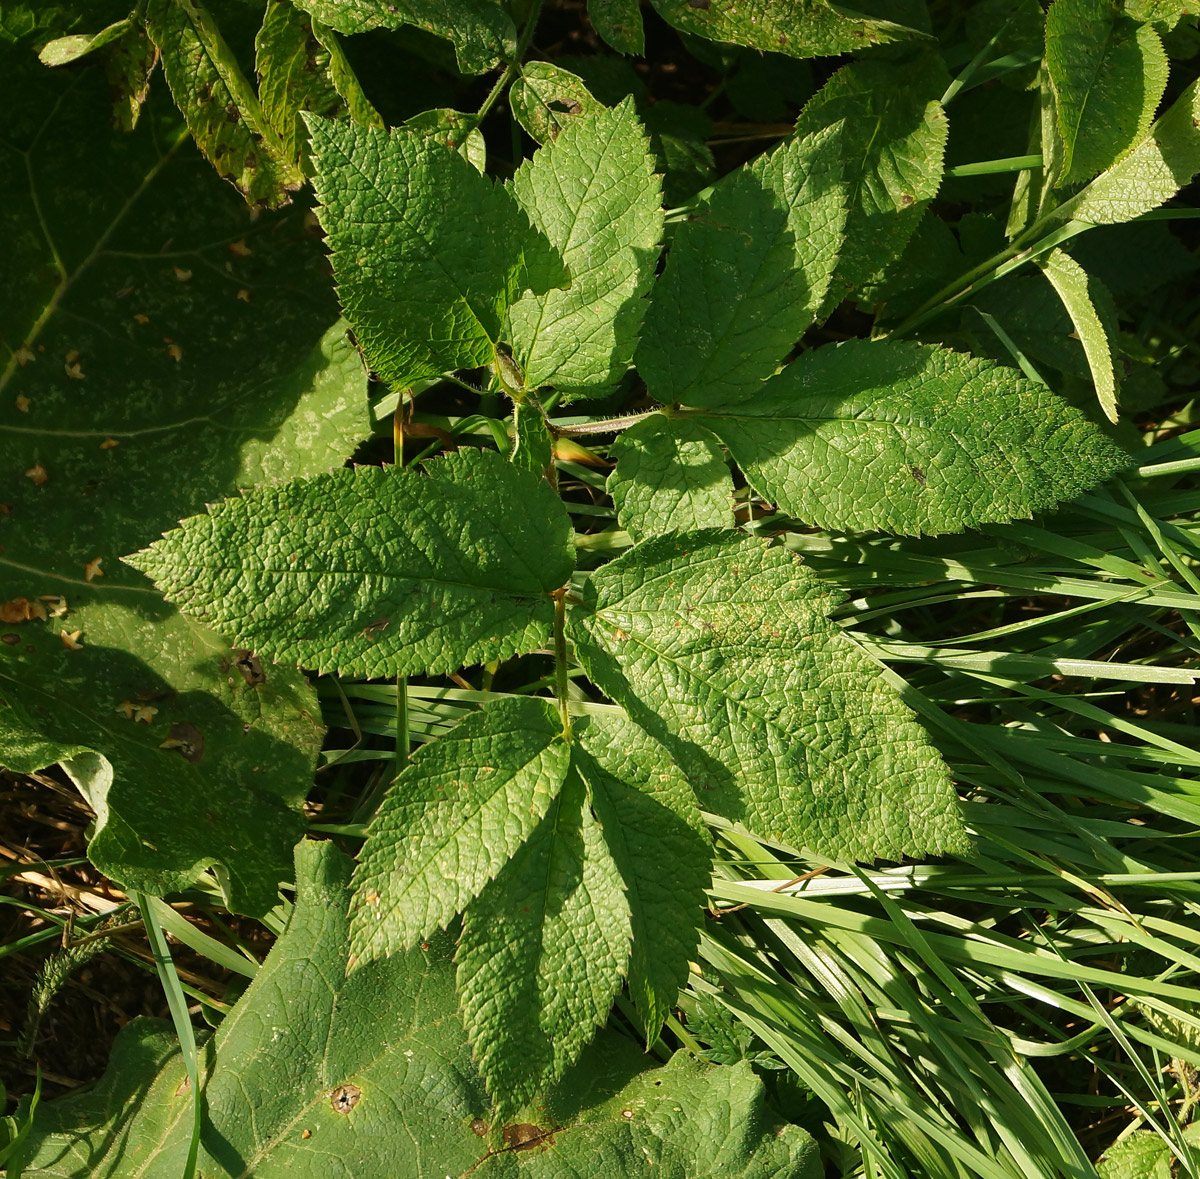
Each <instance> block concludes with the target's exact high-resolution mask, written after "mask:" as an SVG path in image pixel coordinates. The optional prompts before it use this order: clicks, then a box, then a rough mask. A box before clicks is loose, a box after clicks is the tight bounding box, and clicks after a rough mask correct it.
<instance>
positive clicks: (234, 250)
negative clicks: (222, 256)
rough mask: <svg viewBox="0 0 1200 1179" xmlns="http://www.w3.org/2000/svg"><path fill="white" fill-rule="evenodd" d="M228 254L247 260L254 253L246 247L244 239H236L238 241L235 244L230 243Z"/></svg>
mask: <svg viewBox="0 0 1200 1179" xmlns="http://www.w3.org/2000/svg"><path fill="white" fill-rule="evenodd" d="M229 252H230V253H231V254H236V255H237V256H238V257H239V258H249V257H250V255H251V254H252V253H254V251H253V250H252V249H251V248H250V247H249V246H248V245H246V239H245V238H244V237H240V238H238V240H237V241H235V242H230V243H229Z"/></svg>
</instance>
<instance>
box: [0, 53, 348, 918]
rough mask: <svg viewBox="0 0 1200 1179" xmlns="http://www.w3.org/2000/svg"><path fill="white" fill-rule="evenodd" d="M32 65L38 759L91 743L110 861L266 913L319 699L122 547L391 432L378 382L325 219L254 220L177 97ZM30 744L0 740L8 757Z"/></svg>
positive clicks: (31, 391) (28, 140) (22, 631)
mask: <svg viewBox="0 0 1200 1179" xmlns="http://www.w3.org/2000/svg"><path fill="white" fill-rule="evenodd" d="M10 64H11V67H12V68H10V69H9V70H8V72H7V75H6V82H7V83H8V84H10V85H13V86H16V87H19V88H20V89H22V90H23V91H24V94H25V99H24V101H23V102H22V103H20V104H19V106H18V107H17V108H16V113H15V114H14V116H13V118H12V119H11V120H10V126H9V128H8V133H7V135H6V137H5V141H4V143H3V144H2V145H0V203H2V204H3V206H4V208H5V209H6V210H7V213H8V217H7V220H6V221H5V224H4V226H3V228H2V229H0V249H2V250H3V253H4V257H5V258H6V259H7V260H8V264H9V265H10V266H11V267H12V272H13V273H14V274H20V275H23V276H25V277H24V280H23V281H22V282H19V283H17V282H14V283H9V284H4V285H3V286H2V287H0V339H2V340H4V341H5V342H6V343H5V345H3V346H0V348H2V352H0V356H2V358H3V362H4V363H3V369H2V371H0V472H3V474H0V502H3V503H4V504H5V507H6V511H5V512H4V513H3V514H0V546H3V551H0V585H2V586H3V590H2V591H0V604H3V603H4V602H5V601H8V600H11V599H16V598H24V599H26V600H27V601H28V602H30V603H36V604H38V605H39V606H40V607H42V608H43V609H45V610H46V612H47V614H48V615H49V617H46V618H45V620H44V621H43V620H42V619H40V618H36V617H35V618H33V619H31V620H29V621H25V622H18V623H13V624H0V634H5V635H14V636H17V641H16V643H15V644H12V645H10V643H12V640H8V639H6V641H5V644H4V645H3V646H0V697H4V698H6V699H8V700H9V701H10V703H11V701H13V700H20V701H22V702H23V704H24V705H25V706H26V712H27V716H26V721H27V727H26V728H25V730H24V731H25V732H26V733H27V734H29V733H30V732H32V733H33V734H34V735H35V737H36V740H37V741H38V742H40V743H41V747H42V750H43V752H42V755H41V757H40V758H39V759H37V760H40V763H41V764H40V765H38V766H29V768H32V769H40V768H42V767H43V766H46V765H49V764H50V763H52V762H53V761H54V760H56V758H57V757H59V756H70V755H71V754H72V753H80V752H82V751H86V750H90V751H93V752H91V753H89V754H87V756H86V757H84V758H83V759H82V760H81V761H80V762H79V764H77V765H76V766H75V767H74V772H75V773H76V776H77V778H78V780H80V781H81V782H85V783H86V785H87V789H88V791H89V794H90V797H91V800H92V805H93V806H94V807H95V808H96V810H97V812H98V814H99V817H98V819H97V823H96V830H95V834H94V837H93V839H92V842H91V845H90V847H89V854H90V856H91V857H92V859H93V861H94V862H95V863H96V865H97V866H98V867H99V868H101V870H102V871H104V872H105V873H106V874H107V875H108V876H110V877H111V878H113V879H114V880H116V881H118V882H119V883H120V884H121V885H122V886H123V887H126V888H133V889H137V890H139V891H147V892H158V891H161V890H162V889H164V888H167V887H182V886H184V885H185V884H187V883H190V881H191V880H192V878H193V876H194V873H195V870H196V869H197V866H198V865H202V864H204V863H217V864H220V865H222V869H223V872H224V873H225V874H227V875H228V879H229V882H230V901H231V904H232V905H233V906H234V907H235V908H236V909H238V910H239V911H251V912H258V913H261V912H264V911H265V910H267V909H269V908H271V907H272V906H273V905H274V903H275V895H276V887H277V883H278V881H279V880H281V879H283V878H285V877H286V875H287V873H288V872H289V871H290V844H291V843H292V842H293V841H294V838H295V836H296V834H297V833H298V831H299V829H300V828H299V824H300V816H299V810H298V808H299V805H300V802H301V800H302V799H303V798H304V796H305V794H306V793H307V791H308V790H309V788H310V787H311V785H312V773H313V769H314V764H315V759H316V753H317V749H318V748H319V745H320V740H321V726H320V724H319V723H318V718H319V711H318V708H317V702H316V697H315V694H314V693H313V692H312V690H311V689H310V688H309V687H308V685H307V684H306V683H305V681H304V680H303V679H302V678H301V677H300V676H298V675H297V674H296V673H294V672H291V671H288V670H285V669H283V668H268V669H267V670H266V672H265V673H264V672H263V671H262V670H261V669H258V670H257V671H256V670H255V668H256V667H257V663H256V662H255V661H252V660H250V659H249V658H245V659H241V660H240V662H239V655H238V654H237V653H236V652H234V651H232V650H230V647H229V644H228V643H227V642H226V641H225V640H223V639H221V638H220V637H218V636H217V635H214V634H212V633H211V632H209V631H207V630H205V629H204V628H203V627H200V626H198V625H196V624H195V623H194V622H190V621H187V620H184V619H183V618H182V617H180V616H179V615H178V614H177V613H176V611H175V610H174V609H172V608H171V607H169V606H167V605H166V604H165V603H164V602H163V601H162V600H161V599H160V598H159V596H158V595H157V594H156V593H154V592H153V590H152V587H151V586H150V584H149V583H148V582H147V581H146V580H145V578H143V577H141V576H139V575H137V574H135V573H134V571H133V570H132V569H129V568H128V567H126V566H123V565H122V564H121V563H120V560H119V558H120V556H121V555H122V554H123V553H127V552H130V551H131V550H133V549H137V548H140V547H141V546H142V545H145V544H147V543H148V542H149V541H150V540H152V539H153V538H154V537H156V536H157V535H158V534H160V533H161V532H162V530H163V529H164V528H168V527H171V526H173V525H174V524H175V523H176V522H177V521H178V520H179V518H180V517H181V516H183V515H186V514H188V513H190V512H193V511H196V510H198V509H199V508H200V507H201V506H202V505H203V504H204V503H205V502H206V501H207V500H212V499H218V498H220V497H221V496H223V495H227V494H229V493H231V492H232V491H234V490H235V489H236V488H238V487H247V486H250V485H251V484H253V483H254V482H256V481H259V480H263V479H273V478H282V477H288V476H291V475H296V474H304V473H308V472H312V471H318V470H323V469H326V468H328V467H330V466H334V465H339V464H341V463H342V462H344V461H345V459H346V458H347V456H348V455H349V454H350V453H351V452H352V451H353V450H354V449H355V447H356V446H357V444H358V443H359V441H360V440H361V439H362V438H364V437H366V436H367V435H368V434H369V433H370V429H369V422H368V418H367V397H366V374H365V372H364V370H363V367H362V363H361V361H360V360H359V358H358V355H357V353H356V352H355V350H354V348H353V347H352V346H351V345H350V343H349V342H348V340H347V339H346V334H345V327H344V325H339V326H337V327H335V328H332V329H330V326H329V325H330V323H331V322H332V320H333V319H334V317H335V316H336V313H337V310H336V306H335V304H334V301H333V299H332V297H331V296H330V295H329V294H328V292H327V290H326V284H325V281H324V279H323V269H324V264H323V258H322V254H321V250H320V248H319V246H317V244H316V243H315V242H313V241H312V239H311V237H310V235H309V234H308V233H307V232H306V230H305V225H304V216H303V213H302V211H300V210H295V211H289V212H287V213H283V214H271V215H262V216H260V217H258V218H257V219H255V218H253V217H252V216H251V214H250V211H249V210H247V208H246V206H245V204H244V202H243V201H242V200H241V199H240V197H238V196H237V194H235V193H234V192H233V191H232V190H230V189H229V188H228V186H227V185H225V184H223V183H222V182H221V181H220V180H219V179H218V178H217V177H216V176H215V175H214V174H213V172H212V169H211V168H209V167H208V165H207V164H206V163H205V162H204V160H203V159H202V158H201V157H200V156H199V154H197V153H196V152H195V151H194V150H193V149H192V148H191V146H190V144H188V143H187V140H186V136H185V135H184V134H182V128H181V127H180V126H179V124H178V122H177V120H176V117H175V116H174V113H173V112H172V111H171V108H170V104H169V100H168V101H165V102H163V103H161V104H160V106H159V109H158V110H157V111H155V110H154V105H155V102H158V101H159V100H167V98H168V96H167V95H166V93H165V91H163V92H161V93H160V94H159V95H158V96H157V98H156V99H155V100H152V102H151V104H150V109H151V113H150V115H148V116H147V119H145V120H143V121H142V124H141V125H139V127H138V129H137V130H136V131H134V132H132V133H131V134H128V135H124V134H114V132H113V130H112V128H111V126H110V124H109V115H108V98H109V93H108V86H107V82H106V78H105V75H104V71H103V70H101V69H95V68H89V67H87V66H86V63H84V64H82V65H81V68H80V69H78V70H73V71H71V72H70V73H67V72H60V71H51V70H46V69H44V68H43V67H42V66H40V65H39V64H38V62H37V59H36V57H34V56H33V55H32V54H29V56H28V68H25V67H23V66H21V65H20V64H19V62H18V63H10ZM164 116H165V117H164ZM231 244H232V245H235V246H237V247H238V251H239V252H233V251H231V249H230V245H231ZM239 296H244V297H239ZM164 336H168V337H170V340H171V343H168V342H166V341H164V339H163V337H164ZM39 467H40V468H41V472H42V473H43V475H44V479H45V481H44V482H35V481H34V480H33V479H32V478H29V477H27V476H26V475H25V472H26V471H35V472H36V471H37V469H38V468H39ZM89 574H90V579H89ZM42 595H49V596H50V597H51V598H52V599H53V600H51V601H44V602H43V601H41V598H42ZM64 607H65V610H66V613H65V614H62V615H61V616H55V614H54V611H56V610H60V609H62V608H64ZM35 613H36V611H35ZM76 631H78V632H80V633H79V636H78V638H77V640H76V643H77V645H78V646H79V648H80V649H79V650H68V649H67V647H66V646H65V645H64V642H63V640H62V638H61V637H60V635H61V634H62V633H63V632H66V634H67V635H68V636H70V635H72V634H74V633H75V632H76ZM29 648H32V650H30V649H29ZM139 718H140V719H139ZM173 732H175V733H176V736H175V737H173V736H172V733H173ZM179 734H182V736H180V735H179ZM197 734H199V738H198V737H197ZM200 738H202V742H203V744H202V747H201V741H200ZM164 742H171V743H172V744H169V745H167V746H166V747H164V745H163V743H164ZM59 751H61V752H59ZM19 756H21V751H20V750H19V749H14V746H13V744H12V733H11V731H10V732H7V733H4V734H3V735H0V761H8V760H10V759H11V760H17V758H18V757H19ZM189 757H192V758H195V760H194V761H189V760H188V758H189ZM183 782H187V783H188V786H187V788H186V789H184V788H183V786H182V783H183ZM259 833H261V834H259Z"/></svg>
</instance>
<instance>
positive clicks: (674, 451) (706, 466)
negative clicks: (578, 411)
mask: <svg viewBox="0 0 1200 1179" xmlns="http://www.w3.org/2000/svg"><path fill="white" fill-rule="evenodd" d="M610 453H611V454H612V456H613V457H615V458H616V460H617V465H616V467H614V468H613V472H612V474H611V475H609V477H608V493H609V495H611V496H612V497H613V503H614V504H615V505H616V508H617V519H618V520H619V521H620V523H621V527H622V528H624V529H625V530H626V531H627V532H628V533H629V535H630V536H632V537H633V538H634V540H641V539H642V538H643V537H646V536H652V535H654V534H656V533H659V532H692V531H696V530H698V529H701V528H732V527H733V478H732V476H731V475H730V473H729V465H728V464H727V463H726V462H725V458H724V456H723V455H722V453H721V448H720V446H719V445H718V443H717V440H716V438H715V437H714V436H713V435H712V433H711V432H710V431H708V430H706V429H705V428H704V427H703V426H701V425H698V424H697V423H696V422H693V421H692V420H691V419H690V418H666V417H664V416H662V415H661V414H655V415H654V416H653V417H648V418H644V419H643V420H642V421H640V422H638V423H637V425H635V426H632V427H631V428H630V429H628V430H625V431H624V432H623V433H621V434H619V435H618V436H617V440H616V442H615V443H614V444H613V446H612V448H611V451H610Z"/></svg>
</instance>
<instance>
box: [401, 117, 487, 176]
mask: <svg viewBox="0 0 1200 1179" xmlns="http://www.w3.org/2000/svg"><path fill="white" fill-rule="evenodd" d="M476 122H477V120H476V118H475V116H474V115H468V114H465V113H464V112H462V111H455V110H450V109H449V108H448V107H436V108H435V109H433V110H428V111H422V112H421V113H420V114H419V115H413V117H412V118H411V119H406V120H405V122H404V129H405V130H406V131H415V132H416V133H417V134H418V135H420V136H421V137H422V138H423V139H428V140H430V141H431V142H433V143H438V144H441V145H442V146H443V147H448V148H451V149H452V150H454V151H456V152H458V154H459V155H460V156H462V157H463V159H465V160H466V161H467V163H469V164H470V165H471V167H472V168H474V169H475V171H476V172H479V173H481V174H482V173H483V172H484V171H485V170H486V168H487V144H486V143H485V142H484V138H483V132H482V131H480V130H479V128H478V126H476Z"/></svg>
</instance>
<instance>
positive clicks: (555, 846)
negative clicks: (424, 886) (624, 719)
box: [456, 775, 630, 1113]
mask: <svg viewBox="0 0 1200 1179" xmlns="http://www.w3.org/2000/svg"><path fill="white" fill-rule="evenodd" d="M629 939H630V917H629V904H628V901H627V900H626V898H625V890H624V885H623V882H622V880H621V875H620V873H619V871H618V870H617V866H616V864H615V863H614V862H613V858H612V855H611V853H610V852H609V850H608V848H607V847H606V846H605V842H604V836H603V833H602V832H601V830H600V827H599V825H598V824H597V822H596V820H595V819H594V818H593V817H592V814H591V810H590V808H589V806H588V802H587V791H586V790H585V788H584V785H583V783H582V781H580V779H579V778H578V777H577V776H576V775H570V776H569V777H568V778H567V782H566V785H564V787H563V789H562V791H561V792H560V793H559V795H558V796H557V798H555V800H554V801H553V802H552V803H551V805H550V809H549V811H548V812H547V813H546V816H545V818H544V819H542V822H541V824H540V825H539V826H538V828H537V830H536V831H535V832H534V833H533V835H532V836H531V837H530V839H529V840H528V841H527V842H526V843H525V845H524V846H523V847H522V848H521V849H520V850H519V851H518V852H517V854H516V856H515V857H514V858H513V859H512V860H511V861H510V862H509V864H508V865H507V867H505V868H504V869H503V870H502V871H501V872H500V874H499V875H498V876H497V877H496V879H495V880H493V881H492V882H491V883H490V884H489V885H488V886H487V887H486V888H485V889H484V890H483V892H482V893H481V894H480V896H479V898H478V899H477V900H475V901H474V902H473V903H472V904H471V905H470V907H469V908H468V909H467V911H466V915H465V917H464V919H463V930H462V937H461V938H460V939H459V943H458V953H457V955H456V960H457V962H458V990H459V995H460V998H461V1002H462V1011H463V1021H464V1023H465V1024H466V1028H467V1035H468V1036H469V1037H470V1039H471V1044H472V1046H473V1048H474V1055H475V1060H476V1061H477V1062H478V1065H479V1071H480V1072H481V1073H482V1074H483V1079H484V1082H485V1083H486V1084H487V1087H488V1092H489V1093H490V1094H491V1095H492V1099H493V1101H494V1102H495V1103H496V1105H497V1106H498V1107H499V1108H500V1109H501V1111H502V1112H504V1113H515V1112H516V1111H517V1110H518V1109H520V1107H521V1106H523V1105H525V1104H527V1103H529V1102H531V1101H532V1100H533V1099H534V1098H535V1097H536V1096H537V1094H538V1093H539V1092H540V1091H541V1090H543V1089H544V1088H545V1087H546V1086H547V1085H549V1084H551V1083H553V1082H554V1081H556V1080H558V1078H559V1077H561V1076H562V1074H563V1072H564V1070H565V1069H566V1068H567V1066H568V1065H570V1064H571V1063H572V1062H573V1061H574V1060H575V1059H576V1057H577V1056H578V1055H579V1052H580V1050H581V1049H582V1048H583V1046H584V1045H585V1044H586V1043H587V1042H588V1041H589V1040H590V1039H591V1038H592V1036H593V1035H594V1034H595V1031H596V1028H597V1027H598V1026H599V1025H600V1024H601V1023H603V1022H604V1020H605V1018H606V1017H607V1016H608V1011H609V1008H610V1007H611V1005H612V1001H613V996H614V995H615V994H616V991H617V988H618V987H619V986H620V984H621V979H622V977H623V976H624V974H625V969H626V966H627V964H628V961H629Z"/></svg>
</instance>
